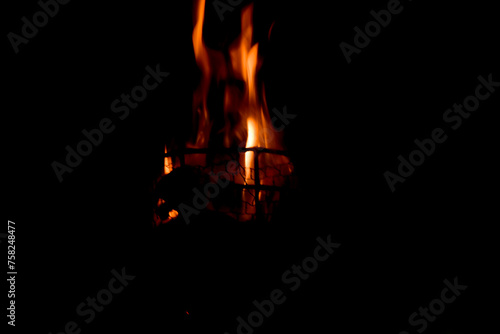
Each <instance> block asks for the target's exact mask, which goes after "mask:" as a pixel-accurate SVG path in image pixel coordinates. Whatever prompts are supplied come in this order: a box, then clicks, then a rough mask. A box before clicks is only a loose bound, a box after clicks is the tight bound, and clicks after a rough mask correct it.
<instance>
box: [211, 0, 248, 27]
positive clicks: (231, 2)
mask: <svg viewBox="0 0 500 334" xmlns="http://www.w3.org/2000/svg"><path fill="white" fill-rule="evenodd" d="M242 3H243V0H214V1H213V2H212V5H213V6H214V9H215V12H216V13H217V15H218V16H219V19H220V21H221V22H222V21H224V13H225V12H232V11H233V10H234V9H235V8H236V7H237V6H239V5H241V4H242Z"/></svg>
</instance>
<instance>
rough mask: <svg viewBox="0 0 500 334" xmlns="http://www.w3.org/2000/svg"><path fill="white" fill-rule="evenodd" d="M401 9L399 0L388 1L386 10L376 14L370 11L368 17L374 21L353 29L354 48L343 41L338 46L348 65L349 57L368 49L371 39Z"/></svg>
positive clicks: (385, 26) (350, 60) (402, 7)
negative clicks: (361, 27) (362, 27)
mask: <svg viewBox="0 0 500 334" xmlns="http://www.w3.org/2000/svg"><path fill="white" fill-rule="evenodd" d="M408 1H412V0H408ZM403 9H404V6H403V5H401V2H400V1H399V0H389V2H388V3H387V9H382V10H379V11H378V12H376V11H374V10H372V11H370V15H371V16H372V17H373V18H374V20H373V21H369V22H368V23H366V24H365V27H364V29H363V30H361V29H360V28H359V27H358V26H355V27H354V31H355V32H356V34H355V35H354V39H353V43H354V45H355V46H354V45H351V44H349V43H346V42H344V41H342V42H341V43H340V45H339V46H340V50H341V51H342V54H343V55H344V57H345V60H346V61H347V63H348V64H350V63H351V62H352V58H351V57H352V55H353V54H360V53H361V50H362V49H364V48H366V47H368V45H369V44H370V42H371V38H375V37H377V36H378V35H379V34H380V32H381V31H382V28H387V26H388V25H389V24H390V23H391V21H392V16H393V15H398V14H400V13H401V12H402V11H403Z"/></svg>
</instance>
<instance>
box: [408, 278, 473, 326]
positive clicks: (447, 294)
mask: <svg viewBox="0 0 500 334" xmlns="http://www.w3.org/2000/svg"><path fill="white" fill-rule="evenodd" d="M443 282H444V285H446V287H445V288H443V289H442V290H441V294H440V295H439V298H436V299H433V300H431V301H430V303H429V305H428V307H419V308H418V313H417V312H413V313H412V314H411V315H410V317H409V318H408V323H409V324H410V326H412V328H411V329H409V331H401V332H399V334H411V333H415V332H416V333H423V332H424V331H425V330H426V329H427V327H428V322H434V321H435V320H436V319H437V316H438V315H441V314H442V313H443V312H444V310H445V309H446V305H447V304H451V303H453V302H454V301H455V300H456V299H457V297H458V296H460V295H461V293H462V292H463V291H465V289H467V285H462V284H459V283H458V277H455V278H454V279H453V283H451V282H450V281H449V280H448V279H445V280H444V281H443ZM429 311H430V312H429Z"/></svg>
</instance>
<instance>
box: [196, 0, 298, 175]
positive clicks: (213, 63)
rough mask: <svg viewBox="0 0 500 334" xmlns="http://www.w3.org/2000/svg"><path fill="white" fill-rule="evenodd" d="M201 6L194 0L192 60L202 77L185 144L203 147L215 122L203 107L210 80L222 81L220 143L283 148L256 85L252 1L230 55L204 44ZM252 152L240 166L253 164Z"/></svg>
mask: <svg viewBox="0 0 500 334" xmlns="http://www.w3.org/2000/svg"><path fill="white" fill-rule="evenodd" d="M205 4H206V2H205V0H198V1H197V5H196V6H195V15H194V17H195V25H194V29H193V35H192V39H193V49H194V54H195V58H196V63H197V64H198V67H199V68H200V70H201V72H202V77H201V81H200V84H199V86H198V88H197V89H196V91H195V92H194V95H193V113H194V119H195V133H196V135H195V136H194V138H193V140H192V142H191V143H189V144H188V145H187V146H188V147H194V148H204V147H207V145H208V142H209V137H210V133H211V131H212V130H213V129H212V125H213V124H212V122H211V121H210V113H209V111H208V108H207V96H208V93H209V89H210V83H211V82H212V79H215V81H216V82H217V83H220V82H221V81H224V82H225V89H224V100H223V102H224V110H223V111H224V120H225V125H224V126H223V128H222V129H218V130H219V131H220V132H221V133H223V134H224V136H223V145H224V147H227V148H230V147H235V146H244V147H246V148H249V147H260V148H269V149H283V147H282V145H281V136H280V133H278V132H276V131H274V129H273V126H272V123H271V120H270V116H269V111H268V109H267V105H266V102H265V94H264V87H263V85H260V87H259V82H258V79H257V74H258V71H259V68H260V66H261V65H262V59H261V57H260V55H259V43H254V41H253V5H252V4H251V5H249V6H247V7H245V8H244V9H243V10H242V14H241V34H240V36H239V37H238V38H237V39H236V40H235V41H234V42H233V43H232V44H231V45H230V46H229V50H228V51H229V52H228V55H229V57H227V55H226V54H225V53H224V52H222V51H217V50H211V49H209V48H208V47H207V46H206V45H205V42H204V40H203V24H204V21H205ZM271 29H272V27H271ZM271 29H270V30H271ZM238 81H239V82H242V83H243V85H242V87H243V88H241V87H240V86H238V85H235V84H234V82H238ZM212 112H217V111H212ZM245 143H246V144H245ZM252 154H253V153H252V152H247V154H245V159H244V160H245V161H244V165H245V166H244V167H246V168H253V159H251V158H250V157H251V156H252ZM287 162H288V161H287V160H286V159H285V158H283V159H280V161H274V162H273V164H276V163H287Z"/></svg>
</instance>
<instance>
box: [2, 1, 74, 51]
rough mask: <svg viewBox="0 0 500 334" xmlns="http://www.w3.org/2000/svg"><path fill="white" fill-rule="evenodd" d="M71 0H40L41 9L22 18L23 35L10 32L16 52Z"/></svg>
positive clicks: (10, 40)
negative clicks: (61, 6)
mask: <svg viewBox="0 0 500 334" xmlns="http://www.w3.org/2000/svg"><path fill="white" fill-rule="evenodd" d="M69 2H70V0H40V1H38V6H40V8H41V10H40V11H38V12H35V13H34V14H33V16H32V17H31V20H29V19H28V18H27V17H26V16H23V17H22V18H21V21H22V22H23V25H22V26H21V35H19V34H16V33H14V32H9V33H8V34H7V38H8V39H9V42H10V45H11V46H12V49H14V52H15V53H16V54H17V53H19V46H21V45H22V44H28V42H29V41H30V39H33V38H35V36H36V35H38V29H39V28H43V27H45V26H46V25H47V23H49V19H50V18H53V17H55V16H56V15H57V13H59V8H60V6H59V5H66V4H68V3H69Z"/></svg>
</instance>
